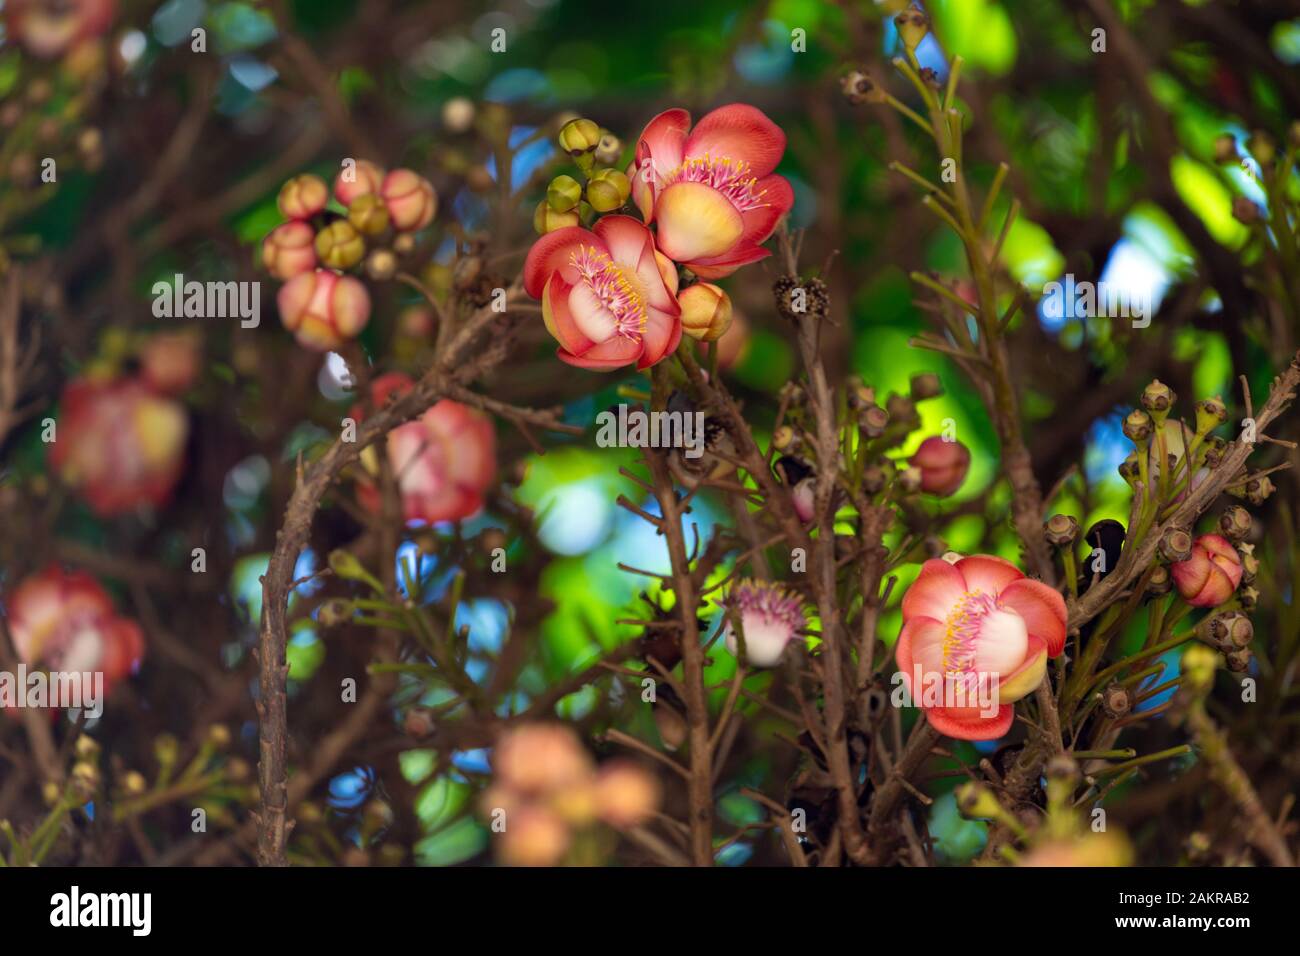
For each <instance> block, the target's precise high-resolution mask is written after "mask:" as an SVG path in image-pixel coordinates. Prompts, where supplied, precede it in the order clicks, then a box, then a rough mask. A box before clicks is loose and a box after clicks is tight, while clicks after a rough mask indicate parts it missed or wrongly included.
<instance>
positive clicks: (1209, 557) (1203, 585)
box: [1169, 534, 1241, 607]
mask: <svg viewBox="0 0 1300 956" xmlns="http://www.w3.org/2000/svg"><path fill="white" fill-rule="evenodd" d="M1169 572H1170V574H1172V575H1173V578H1174V586H1175V587H1177V588H1178V593H1179V594H1181V595H1182V597H1183V600H1184V601H1186V602H1187V603H1188V604H1190V605H1191V606H1192V607H1218V606H1219V605H1220V604H1222V603H1224V602H1225V601H1227V600H1228V598H1230V597H1232V593H1233V592H1234V591H1236V590H1237V585H1238V584H1240V583H1241V555H1239V554H1238V553H1237V549H1236V548H1234V547H1233V546H1232V543H1231V542H1229V541H1228V540H1227V539H1226V538H1221V537H1219V535H1217V534H1203V535H1201V536H1200V537H1199V538H1197V539H1196V543H1195V544H1193V545H1192V556H1191V557H1190V558H1188V559H1187V560H1186V561H1179V562H1177V563H1175V564H1173V565H1170V568H1169Z"/></svg>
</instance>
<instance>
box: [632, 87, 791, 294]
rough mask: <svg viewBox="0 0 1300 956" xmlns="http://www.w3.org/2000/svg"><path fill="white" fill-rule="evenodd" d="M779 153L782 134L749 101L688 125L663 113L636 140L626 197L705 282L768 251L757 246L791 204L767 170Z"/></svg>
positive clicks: (669, 251)
mask: <svg viewBox="0 0 1300 956" xmlns="http://www.w3.org/2000/svg"><path fill="white" fill-rule="evenodd" d="M688 131H689V132H688ZM784 152H785V133H783V132H782V131H781V129H780V127H778V126H777V125H776V124H775V123H773V122H772V121H771V120H770V119H768V118H767V117H766V116H765V115H764V114H763V113H762V111H761V110H758V109H755V108H754V107H752V106H746V105H744V104H742V103H732V104H731V105H730V106H723V107H720V108H718V109H716V110H714V111H713V112H711V113H709V114H708V115H707V116H705V117H704V118H703V119H702V120H700V122H699V123H697V124H696V126H695V128H694V129H693V130H692V129H691V114H690V113H688V112H686V110H682V109H672V110H667V111H665V112H663V113H660V114H659V115H658V116H656V117H655V118H654V119H652V120H651V121H650V123H649V124H648V125H647V126H646V128H645V130H644V131H643V132H642V133H641V138H640V140H639V141H638V143H637V147H636V159H635V160H634V166H633V168H631V169H629V170H628V176H629V178H631V180H632V198H633V199H634V200H635V201H636V204H637V206H638V207H639V208H640V210H641V215H642V216H643V217H645V221H646V223H647V224H648V223H652V222H653V223H658V237H657V241H658V244H659V249H660V250H661V251H662V252H663V253H664V254H665V255H666V256H668V257H669V258H670V259H673V260H675V261H677V262H680V263H682V264H683V265H685V266H687V267H688V268H690V270H691V271H692V272H694V273H695V274H696V275H698V276H700V277H702V278H705V279H716V278H719V277H721V276H726V275H730V274H731V273H732V272H735V271H736V269H738V268H739V267H740V266H743V265H745V264H746V263H749V262H756V261H758V260H759V259H762V258H764V257H766V256H768V255H770V254H771V253H770V252H769V251H768V250H766V249H763V248H761V247H760V246H759V243H761V242H763V241H765V240H766V239H767V237H768V236H770V235H771V234H772V230H773V229H775V228H776V224H777V223H778V222H779V221H780V219H781V217H782V216H784V215H785V214H786V213H787V212H789V211H790V208H791V207H792V206H793V205H794V192H793V191H792V190H791V188H790V184H789V183H788V182H786V180H785V179H784V178H783V177H781V176H777V175H774V174H773V172H772V170H774V169H776V165H777V163H779V162H780V161H781V156H782V154H783V153H784Z"/></svg>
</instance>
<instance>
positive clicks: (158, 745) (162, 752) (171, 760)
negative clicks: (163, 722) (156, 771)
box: [153, 734, 181, 767]
mask: <svg viewBox="0 0 1300 956" xmlns="http://www.w3.org/2000/svg"><path fill="white" fill-rule="evenodd" d="M180 752H181V745H180V741H178V740H177V739H176V738H175V737H174V736H173V735H172V734H159V735H158V736H157V737H155V738H154V742H153V755H154V758H155V759H156V760H157V761H158V765H159V766H160V767H170V766H173V765H174V764H175V763H176V758H177V757H178V756H179V755H180Z"/></svg>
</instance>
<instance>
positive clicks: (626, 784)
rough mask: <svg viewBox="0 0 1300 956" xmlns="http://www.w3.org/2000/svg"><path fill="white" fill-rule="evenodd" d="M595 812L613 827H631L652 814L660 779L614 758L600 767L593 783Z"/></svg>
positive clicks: (657, 806)
mask: <svg viewBox="0 0 1300 956" xmlns="http://www.w3.org/2000/svg"><path fill="white" fill-rule="evenodd" d="M595 797H596V814H597V815H598V816H599V817H600V818H601V819H602V820H604V821H605V822H606V823H608V824H609V825H610V826H612V827H617V828H619V829H626V828H628V827H634V826H637V825H639V824H641V823H644V822H645V821H646V820H648V819H650V817H651V816H653V815H654V812H655V811H656V810H657V809H658V808H659V800H660V797H661V794H660V788H659V781H658V780H656V779H655V777H654V776H653V775H652V774H650V773H648V772H647V771H645V770H644V769H642V768H641V767H639V766H637V765H636V764H634V763H631V762H628V761H623V760H616V761H611V762H610V763H607V764H605V765H604V766H602V767H601V768H600V772H599V774H598V775H597V776H596V786H595Z"/></svg>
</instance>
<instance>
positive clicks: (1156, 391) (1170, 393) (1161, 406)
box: [1142, 379, 1178, 422]
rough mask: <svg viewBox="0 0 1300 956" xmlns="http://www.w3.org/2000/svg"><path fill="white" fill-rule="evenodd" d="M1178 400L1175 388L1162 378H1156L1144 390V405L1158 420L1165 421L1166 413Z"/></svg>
mask: <svg viewBox="0 0 1300 956" xmlns="http://www.w3.org/2000/svg"><path fill="white" fill-rule="evenodd" d="M1177 400H1178V396H1177V395H1176V394H1174V390H1173V389H1172V388H1170V387H1169V386H1168V385H1166V384H1165V383H1164V382H1162V381H1160V379H1155V380H1154V381H1152V382H1151V384H1150V385H1148V386H1147V387H1146V388H1144V389H1143V390H1142V407H1143V408H1145V409H1146V410H1147V411H1148V412H1150V413H1151V416H1152V417H1153V418H1154V419H1155V420H1156V421H1158V422H1159V421H1164V418H1165V415H1167V414H1168V412H1169V409H1170V408H1172V407H1173V404H1174V402H1175V401H1177Z"/></svg>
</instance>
